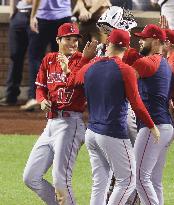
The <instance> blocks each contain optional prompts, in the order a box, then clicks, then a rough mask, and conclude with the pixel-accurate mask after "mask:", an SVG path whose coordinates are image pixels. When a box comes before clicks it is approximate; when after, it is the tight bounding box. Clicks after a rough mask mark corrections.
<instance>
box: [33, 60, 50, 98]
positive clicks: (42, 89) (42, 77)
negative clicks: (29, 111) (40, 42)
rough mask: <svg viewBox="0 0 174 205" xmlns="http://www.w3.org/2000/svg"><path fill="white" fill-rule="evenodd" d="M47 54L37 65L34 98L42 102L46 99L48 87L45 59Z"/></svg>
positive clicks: (46, 61) (46, 62)
mask: <svg viewBox="0 0 174 205" xmlns="http://www.w3.org/2000/svg"><path fill="white" fill-rule="evenodd" d="M47 58H48V56H45V57H44V59H43V60H42V63H41V65H40V67H39V72H38V74H37V78H36V82H35V84H36V86H37V87H36V100H37V101H38V102H42V101H43V100H44V99H48V97H47V95H48V89H47V64H48V60H47Z"/></svg>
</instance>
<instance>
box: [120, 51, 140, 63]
mask: <svg viewBox="0 0 174 205" xmlns="http://www.w3.org/2000/svg"><path fill="white" fill-rule="evenodd" d="M141 57H142V56H141V55H140V54H139V53H138V52H137V50H136V49H135V48H128V49H127V50H126V51H125V53H124V56H123V59H122V60H123V62H124V63H126V64H128V65H132V64H133V63H134V62H135V61H136V60H137V59H139V58H141Z"/></svg>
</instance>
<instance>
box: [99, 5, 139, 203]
mask: <svg viewBox="0 0 174 205" xmlns="http://www.w3.org/2000/svg"><path fill="white" fill-rule="evenodd" d="M136 26H137V23H136V21H135V20H134V16H133V15H132V13H131V12H130V11H129V10H126V9H124V8H121V7H118V6H112V7H110V8H109V9H107V10H106V11H105V13H103V15H102V16H101V17H100V18H99V20H98V22H97V27H98V28H99V29H100V30H101V31H102V32H104V33H106V34H107V35H109V33H110V32H111V31H112V30H113V28H119V29H123V30H127V31H130V30H131V29H132V28H134V27H136ZM97 49H98V52H97V55H98V56H104V55H105V51H106V44H99V46H98V47H97ZM140 57H141V55H140V54H139V53H138V52H137V50H136V49H134V48H131V47H129V48H127V49H126V51H125V52H124V56H123V62H125V63H127V64H128V65H132V64H133V63H134V62H135V61H136V60H137V59H138V58H140ZM127 124H128V135H129V138H130V140H131V143H132V146H133V145H134V142H135V139H136V136H137V125H136V117H135V113H134V112H133V110H132V108H131V106H130V104H128V117H127ZM110 178H111V183H110V186H109V187H108V190H109V191H108V193H107V199H106V201H108V200H109V196H110V194H111V193H112V190H113V188H114V184H115V178H114V175H113V177H112V173H111V177H110ZM106 203H107V202H106ZM126 204H139V198H138V195H137V192H136V190H135V191H134V192H133V193H132V194H131V196H130V197H129V199H128V202H127V203H126Z"/></svg>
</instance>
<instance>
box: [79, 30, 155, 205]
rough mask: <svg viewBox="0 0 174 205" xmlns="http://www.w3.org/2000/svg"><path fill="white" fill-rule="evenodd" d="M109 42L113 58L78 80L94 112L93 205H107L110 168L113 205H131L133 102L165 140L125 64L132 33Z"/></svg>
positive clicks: (88, 138)
mask: <svg viewBox="0 0 174 205" xmlns="http://www.w3.org/2000/svg"><path fill="white" fill-rule="evenodd" d="M108 40H109V45H108V46H107V48H106V55H107V56H108V57H101V58H99V59H98V60H96V61H94V62H91V63H90V64H88V65H86V66H84V67H83V68H82V69H81V70H80V71H79V73H78V75H77V77H76V83H77V84H83V83H84V88H85V95H86V98H87V105H88V110H89V122H88V129H87V131H86V135H85V144H86V146H87V149H88V152H89V156H90V162H91V166H92V175H93V186H92V194H91V200H90V205H99V204H100V205H104V204H106V202H105V200H104V194H105V190H106V186H107V183H108V176H109V171H110V169H111V170H112V171H113V173H114V175H115V178H116V181H117V183H116V185H115V187H114V190H113V192H112V194H111V197H110V199H109V202H108V205H111V204H112V205H113V204H117V205H118V204H125V203H126V201H127V199H128V197H129V195H130V194H131V193H132V191H133V190H134V188H135V159H134V154H133V148H132V145H131V142H130V139H129V138H128V135H127V123H126V120H127V111H128V102H127V98H128V99H129V101H130V103H131V106H132V108H133V109H134V111H135V113H136V114H137V116H138V117H139V118H140V119H141V120H142V121H143V122H144V123H145V124H146V125H147V126H148V127H149V128H150V130H151V131H152V132H153V133H154V138H155V140H157V141H158V138H159V132H158V129H157V128H156V126H155V125H154V123H153V121H152V120H151V118H150V116H149V114H148V112H147V110H146V108H145V106H144V104H143V103H142V101H141V98H140V96H139V93H138V87H137V81H136V76H135V72H134V70H133V69H132V68H131V67H130V66H129V65H127V64H125V63H123V62H122V60H121V58H122V57H123V55H124V51H125V50H126V48H127V47H128V46H129V43H130V36H129V33H128V32H127V31H124V30H120V29H114V30H113V31H112V32H111V34H110V36H109V38H108Z"/></svg>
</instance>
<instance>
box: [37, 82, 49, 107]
mask: <svg viewBox="0 0 174 205" xmlns="http://www.w3.org/2000/svg"><path fill="white" fill-rule="evenodd" d="M44 99H46V100H47V99H48V89H47V88H45V87H40V86H38V87H37V89H36V100H37V101H38V102H39V103H41V102H42V101H43V100H44Z"/></svg>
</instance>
